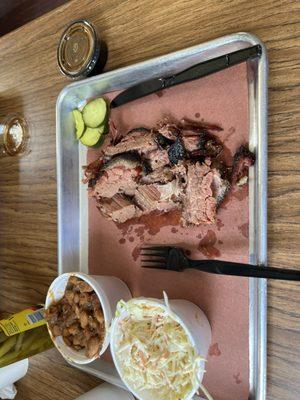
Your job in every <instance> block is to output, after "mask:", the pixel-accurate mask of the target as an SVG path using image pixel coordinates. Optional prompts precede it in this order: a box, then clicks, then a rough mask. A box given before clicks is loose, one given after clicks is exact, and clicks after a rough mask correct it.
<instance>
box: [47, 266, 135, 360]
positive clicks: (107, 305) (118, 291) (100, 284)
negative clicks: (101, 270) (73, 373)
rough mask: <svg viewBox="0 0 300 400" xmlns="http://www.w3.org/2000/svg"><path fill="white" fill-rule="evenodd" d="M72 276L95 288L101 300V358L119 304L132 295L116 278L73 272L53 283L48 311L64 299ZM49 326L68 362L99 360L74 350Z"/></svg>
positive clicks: (57, 346) (50, 289) (59, 277)
mask: <svg viewBox="0 0 300 400" xmlns="http://www.w3.org/2000/svg"><path fill="white" fill-rule="evenodd" d="M70 276H76V277H77V278H80V279H82V280H83V281H85V282H87V283H88V284H89V285H90V286H91V287H92V288H93V290H94V291H95V293H96V294H97V296H98V298H99V301H100V304H101V307H102V310H103V315H104V323H105V337H104V341H103V344H102V347H101V350H100V352H99V356H101V355H102V354H103V353H104V352H105V350H106V349H107V347H108V346H109V342H110V325H111V322H112V319H113V317H114V314H115V311H116V306H117V303H118V301H119V300H121V299H122V300H125V301H128V300H129V299H131V293H130V291H129V289H128V287H127V286H126V284H125V283H124V282H122V281H121V280H120V279H118V278H115V277H114V276H102V275H86V274H82V273H80V272H71V273H66V274H62V275H60V276H58V277H57V278H56V279H55V280H54V281H53V282H52V284H51V286H50V288H49V290H48V293H47V297H46V301H45V308H46V309H47V308H48V307H49V306H50V305H51V304H52V303H53V302H54V301H58V300H60V299H61V298H62V297H63V295H64V293H65V289H66V286H67V283H68V280H69V278H70ZM47 326H48V331H49V334H50V336H51V338H52V340H53V342H54V344H55V346H56V348H57V349H58V350H59V351H60V353H61V354H62V355H63V357H65V358H66V359H67V360H69V361H72V362H75V363H77V364H88V363H90V362H92V361H94V360H95V359H96V358H98V355H96V356H94V357H87V356H86V355H85V350H84V349H82V350H79V351H77V350H75V349H72V348H71V347H69V346H68V345H67V344H66V343H65V342H64V340H63V338H62V336H57V337H54V336H53V335H52V333H51V330H50V328H49V325H48V324H47Z"/></svg>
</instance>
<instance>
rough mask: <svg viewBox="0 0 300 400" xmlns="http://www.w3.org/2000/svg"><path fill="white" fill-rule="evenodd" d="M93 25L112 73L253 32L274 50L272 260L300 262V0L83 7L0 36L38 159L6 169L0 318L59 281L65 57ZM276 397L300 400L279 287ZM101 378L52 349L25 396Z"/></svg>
mask: <svg viewBox="0 0 300 400" xmlns="http://www.w3.org/2000/svg"><path fill="white" fill-rule="evenodd" d="M79 17H86V18H88V19H90V20H91V21H92V22H93V23H94V24H95V25H96V27H97V28H98V31H99V32H100V33H101V35H102V37H103V38H104V39H105V40H106V42H107V43H108V47H109V59H108V64H107V70H111V69H115V68H118V67H122V66H125V65H129V64H132V63H134V62H137V61H141V60H146V59H149V58H151V57H153V56H158V55H161V54H164V53H167V52H170V51H174V50H179V49H182V48H184V47H187V46H191V45H195V44H198V43H201V42H203V41H206V40H209V39H212V38H216V37H218V36H222V35H224V34H228V33H232V32H237V31H249V32H252V33H255V34H256V35H258V36H259V37H260V38H261V39H262V40H263V41H264V42H265V43H266V45H267V48H268V52H269V60H270V80H269V203H268V207H269V224H268V234H269V252H268V256H269V263H270V265H273V266H285V265H289V266H293V267H297V266H298V267H299V265H300V250H299V244H300V135H299V128H300V71H299V70H300V3H299V2H296V1H279V0H272V1H271V0H263V1H262V0H256V1H241V0H235V1H229V0H228V1H227V0H223V1H214V0H202V1H198V0H190V1H187V0H177V1H176V0H138V1H134V0H131V1H130V0H127V1H125V0H123V1H122V0H103V1H100V0H98V1H96V0H74V1H71V2H69V3H67V4H66V5H65V6H62V7H60V8H58V9H56V10H54V11H52V12H51V13H49V14H47V15H45V16H43V17H41V18H39V19H37V20H35V21H33V22H31V23H30V24H28V25H25V26H24V27H22V28H20V29H18V30H17V31H15V32H12V33H10V34H8V35H7V36H4V37H2V38H0V54H1V59H0V117H3V116H4V115H6V114H7V113H10V112H14V111H19V112H22V113H23V114H24V115H25V116H26V118H28V120H29V123H30V132H31V136H32V143H31V150H32V151H31V153H30V154H29V155H28V156H26V157H24V158H21V159H20V160H17V159H13V158H7V159H1V160H0V268H1V270H0V271H1V280H0V309H1V311H6V312H15V311H17V310H19V309H22V308H24V307H26V306H27V305H30V304H36V303H39V302H42V301H43V300H44V298H45V294H46V291H47V288H48V285H49V284H50V282H51V281H52V280H53V278H54V277H55V276H56V274H57V223H56V164H55V162H56V160H55V102H56V98H57V95H58V93H59V92H60V90H61V89H62V88H63V87H64V86H65V85H66V84H67V83H69V81H68V80H67V79H66V78H64V77H63V76H62V75H61V74H60V73H59V71H58V68H57V64H56V48H57V43H58V40H59V37H60V34H61V32H62V30H63V29H64V28H65V26H66V24H68V23H69V22H70V21H72V20H74V19H76V18H79ZM268 301H269V303H268V304H269V305H268V311H269V316H268V396H267V398H268V399H270V400H271V399H272V400H275V399H276V400H279V399H281V400H297V399H299V398H300V362H299V360H300V308H299V302H300V287H299V285H298V284H295V283H286V282H285V283H283V282H271V283H270V284H269V294H268ZM99 382H100V381H99V380H97V379H95V378H93V377H90V376H88V375H86V374H84V373H81V372H80V371H78V370H75V369H73V368H70V367H69V366H67V365H66V364H65V363H64V362H63V360H62V359H61V357H60V356H59V355H58V354H57V353H56V352H55V351H54V350H52V351H49V352H47V353H44V354H42V355H39V356H36V357H33V358H32V360H31V363H30V369H29V373H28V375H27V376H26V378H24V379H23V380H22V381H21V382H20V383H19V384H18V389H19V394H18V396H17V399H19V400H21V399H23V400H25V399H26V400H27V399H31V400H35V399H36V400H44V399H51V400H53V399H58V398H60V399H61V400H67V399H74V398H76V397H77V396H78V395H79V394H80V393H83V392H85V391H87V390H88V389H90V388H92V387H94V386H96V385H97V384H99Z"/></svg>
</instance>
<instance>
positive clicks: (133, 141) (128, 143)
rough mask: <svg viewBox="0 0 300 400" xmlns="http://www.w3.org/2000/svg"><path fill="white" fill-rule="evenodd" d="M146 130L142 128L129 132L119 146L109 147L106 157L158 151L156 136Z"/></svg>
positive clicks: (106, 150) (105, 152)
mask: <svg viewBox="0 0 300 400" xmlns="http://www.w3.org/2000/svg"><path fill="white" fill-rule="evenodd" d="M145 129H146V128H140V129H136V130H133V131H131V132H129V133H128V134H127V135H126V136H124V137H123V139H122V140H121V141H120V142H119V143H118V144H117V145H115V146H114V145H110V146H108V147H107V148H106V149H105V151H104V154H105V156H106V157H113V156H115V155H116V154H121V153H126V152H131V151H137V152H138V153H140V154H145V153H147V152H149V151H153V150H156V149H157V143H156V141H155V134H154V133H153V132H151V131H150V130H146V131H145Z"/></svg>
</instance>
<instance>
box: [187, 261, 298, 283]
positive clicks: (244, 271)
mask: <svg viewBox="0 0 300 400" xmlns="http://www.w3.org/2000/svg"><path fill="white" fill-rule="evenodd" d="M188 268H193V269H198V270H200V271H205V272H209V273H212V274H221V275H235V276H248V277H251V278H268V279H282V280H288V281H300V270H299V271H298V270H295V269H285V268H271V267H265V266H262V265H257V266H256V265H250V264H241V263H234V262H229V261H220V260H199V261H196V260H189V267H188Z"/></svg>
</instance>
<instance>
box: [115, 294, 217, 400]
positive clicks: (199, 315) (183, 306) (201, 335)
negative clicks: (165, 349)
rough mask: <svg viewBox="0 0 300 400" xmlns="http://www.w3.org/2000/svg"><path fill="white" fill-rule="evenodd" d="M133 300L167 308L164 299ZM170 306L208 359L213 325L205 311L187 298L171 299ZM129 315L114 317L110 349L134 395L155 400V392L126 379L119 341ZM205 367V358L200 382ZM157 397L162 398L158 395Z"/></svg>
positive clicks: (201, 368)
mask: <svg viewBox="0 0 300 400" xmlns="http://www.w3.org/2000/svg"><path fill="white" fill-rule="evenodd" d="M133 301H134V302H136V303H146V304H147V305H150V306H151V305H153V306H161V307H163V308H164V309H166V305H165V302H164V300H158V299H148V298H143V297H141V298H138V299H134V300H133ZM169 306H170V308H171V310H172V312H173V314H174V319H175V320H176V321H177V322H178V323H179V324H180V325H181V326H182V327H183V329H184V330H185V332H186V334H187V336H188V337H189V339H190V342H191V343H192V345H193V346H195V348H196V350H197V353H198V355H199V356H201V357H203V358H204V359H206V357H207V353H208V349H209V346H210V342H211V327H210V324H209V322H208V319H207V318H206V315H205V314H204V312H203V311H202V310H201V309H200V308H199V307H198V306H196V305H195V304H194V303H191V302H190V301H187V300H169ZM127 315H128V313H127V311H123V312H122V313H121V314H120V315H119V316H118V317H116V318H115V319H114V321H113V323H112V328H111V339H110V350H111V353H112V357H113V360H114V363H115V366H116V368H117V371H118V373H119V375H120V377H121V379H122V380H123V382H124V384H125V385H126V387H127V388H128V390H130V391H131V392H132V393H133V395H134V396H135V397H136V398H138V399H139V400H153V392H151V391H147V390H141V391H136V390H135V389H134V388H132V386H131V385H130V383H128V382H127V381H126V378H125V377H124V375H123V371H122V367H121V364H120V362H119V359H118V356H117V350H118V342H119V340H120V336H121V332H120V328H119V324H120V322H121V321H122V320H123V319H124V318H125V317H126V316H127ZM204 367H205V361H204V360H203V361H201V362H200V363H199V374H198V377H199V382H202V379H203V375H204ZM179 373H180V372H179ZM197 390H198V387H194V388H193V389H192V390H191V391H190V392H189V393H188V394H187V396H186V397H185V398H183V399H182V400H190V399H192V398H193V396H194V395H195V393H196V391H197ZM156 399H157V400H161V399H159V397H157V396H156Z"/></svg>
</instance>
